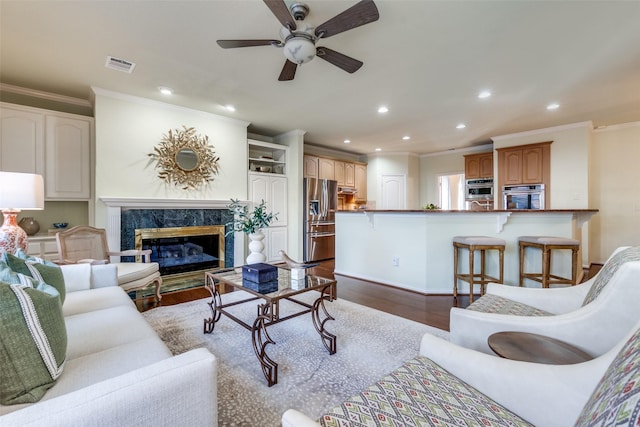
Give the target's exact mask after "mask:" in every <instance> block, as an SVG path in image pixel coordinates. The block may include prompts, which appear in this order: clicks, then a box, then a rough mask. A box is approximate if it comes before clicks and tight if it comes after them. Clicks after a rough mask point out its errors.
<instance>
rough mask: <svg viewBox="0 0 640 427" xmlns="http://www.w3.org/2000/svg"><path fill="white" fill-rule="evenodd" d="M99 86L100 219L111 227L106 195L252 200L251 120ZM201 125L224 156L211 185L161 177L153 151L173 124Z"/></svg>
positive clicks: (97, 171)
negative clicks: (189, 185) (191, 186)
mask: <svg viewBox="0 0 640 427" xmlns="http://www.w3.org/2000/svg"><path fill="white" fill-rule="evenodd" d="M94 90H95V92H96V93H95V122H96V138H95V145H96V150H95V152H96V168H95V197H96V201H95V202H96V210H95V224H96V226H98V227H105V226H106V209H105V206H104V204H103V203H102V202H101V201H100V197H137V198H154V199H180V198H184V199H196V200H225V199H230V198H232V197H233V198H240V199H243V200H246V199H247V191H248V187H247V125H248V123H247V122H243V121H240V120H233V119H228V118H225V117H222V116H216V115H214V114H209V113H204V112H201V111H195V110H189V109H186V108H182V107H176V106H173V105H169V104H164V103H161V102H155V101H150V100H146V99H142V98H136V97H132V96H126V95H121V94H117V93H112V92H108V91H104V90H100V89H94ZM183 125H184V126H187V127H195V128H196V130H197V132H198V133H199V134H201V135H207V136H208V137H209V143H210V144H211V145H213V147H214V151H215V152H216V154H217V155H218V156H219V157H220V173H219V175H217V176H216V177H215V180H214V181H213V182H211V183H209V185H207V186H206V187H202V188H201V189H198V190H191V191H189V190H183V189H182V188H181V187H176V186H174V185H173V184H171V185H167V184H165V183H164V181H162V180H160V179H159V178H158V177H157V170H156V169H155V167H154V165H155V164H154V163H152V162H150V157H149V156H148V154H149V153H151V152H153V148H154V146H156V145H157V144H158V142H159V141H160V140H161V139H162V137H163V135H165V134H166V133H167V132H168V131H169V130H170V129H177V128H182V126H183Z"/></svg>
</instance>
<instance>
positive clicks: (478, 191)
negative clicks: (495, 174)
mask: <svg viewBox="0 0 640 427" xmlns="http://www.w3.org/2000/svg"><path fill="white" fill-rule="evenodd" d="M488 199H493V178H483V179H468V180H467V181H466V185H465V200H466V201H468V202H470V201H473V200H488Z"/></svg>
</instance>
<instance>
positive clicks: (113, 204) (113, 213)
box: [99, 197, 244, 266]
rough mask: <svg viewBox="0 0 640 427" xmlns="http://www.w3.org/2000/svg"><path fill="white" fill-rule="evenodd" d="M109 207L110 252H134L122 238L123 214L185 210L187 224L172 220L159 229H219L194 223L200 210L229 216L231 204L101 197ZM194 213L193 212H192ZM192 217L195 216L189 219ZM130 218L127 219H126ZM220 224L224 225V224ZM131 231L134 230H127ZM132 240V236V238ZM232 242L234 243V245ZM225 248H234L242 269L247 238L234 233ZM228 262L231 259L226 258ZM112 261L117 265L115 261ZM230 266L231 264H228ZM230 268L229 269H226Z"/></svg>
mask: <svg viewBox="0 0 640 427" xmlns="http://www.w3.org/2000/svg"><path fill="white" fill-rule="evenodd" d="M99 199H100V201H102V202H103V203H104V204H105V205H106V206H107V221H106V226H105V229H106V232H107V239H108V243H109V247H110V248H114V249H133V240H132V241H131V243H129V244H128V245H127V246H130V247H127V248H123V247H122V243H123V242H122V236H123V224H122V219H123V211H127V210H133V209H136V210H142V211H143V212H144V211H157V210H164V209H171V210H186V211H187V212H186V213H185V215H184V217H185V218H187V219H188V221H191V222H186V223H182V224H181V223H176V221H175V218H172V222H171V223H169V224H161V225H160V226H159V227H158V228H162V227H178V226H192V225H220V224H213V223H206V224H205V223H194V222H193V221H194V218H198V217H199V215H198V211H200V210H216V211H218V210H220V211H224V212H216V215H214V216H216V217H219V216H221V215H227V214H228V209H227V205H228V204H229V203H230V201H229V200H191V199H145V198H133V197H100V198H99ZM191 211H192V212H191ZM190 213H193V214H194V215H190ZM124 216H128V215H124ZM217 222H219V223H222V224H224V221H222V222H220V221H217ZM125 228H131V227H125ZM131 237H132V238H133V235H132V236H131ZM229 240H233V243H232V245H231V242H230V241H229ZM225 247H226V248H230V250H231V248H232V251H233V252H232V253H233V263H234V265H242V264H243V262H244V235H243V234H242V233H235V234H234V235H233V236H227V237H226V238H225ZM225 258H226V259H227V260H228V259H229V258H230V257H229V256H226V257H225ZM112 261H117V260H116V259H112ZM227 263H228V261H227ZM227 266H230V265H227Z"/></svg>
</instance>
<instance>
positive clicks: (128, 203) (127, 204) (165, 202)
mask: <svg viewBox="0 0 640 427" xmlns="http://www.w3.org/2000/svg"><path fill="white" fill-rule="evenodd" d="M100 200H101V201H102V203H104V204H105V205H107V206H108V207H119V208H132V209H226V208H227V206H228V205H229V204H230V203H231V200H196V199H151V198H146V199H145V198H139V197H100ZM240 203H248V202H246V201H244V202H243V201H241V202H240Z"/></svg>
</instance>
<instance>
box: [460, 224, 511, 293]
mask: <svg viewBox="0 0 640 427" xmlns="http://www.w3.org/2000/svg"><path fill="white" fill-rule="evenodd" d="M505 245H506V242H505V241H504V240H502V239H498V238H495V237H487V236H456V237H454V238H453V297H454V298H457V297H458V280H462V281H465V282H467V283H469V302H473V290H474V285H480V295H484V291H485V288H486V285H487V283H489V282H497V283H503V282H504V249H505ZM460 249H467V250H468V252H469V272H468V273H459V272H458V252H459V250H460ZM489 250H497V251H498V254H499V265H498V270H499V277H492V276H489V275H488V274H487V271H486V251H489ZM475 251H480V273H476V272H475V268H474V267H475Z"/></svg>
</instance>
